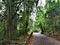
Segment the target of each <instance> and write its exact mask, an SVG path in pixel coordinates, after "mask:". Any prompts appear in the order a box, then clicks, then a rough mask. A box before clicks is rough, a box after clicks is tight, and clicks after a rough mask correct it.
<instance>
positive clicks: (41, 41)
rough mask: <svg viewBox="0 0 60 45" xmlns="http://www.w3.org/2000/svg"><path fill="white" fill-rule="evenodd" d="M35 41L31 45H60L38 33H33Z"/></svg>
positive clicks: (59, 42)
mask: <svg viewBox="0 0 60 45" xmlns="http://www.w3.org/2000/svg"><path fill="white" fill-rule="evenodd" d="M33 36H34V39H35V41H34V42H33V43H32V45H60V41H57V40H55V39H53V38H50V37H47V36H45V35H43V34H40V33H33Z"/></svg>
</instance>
